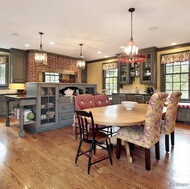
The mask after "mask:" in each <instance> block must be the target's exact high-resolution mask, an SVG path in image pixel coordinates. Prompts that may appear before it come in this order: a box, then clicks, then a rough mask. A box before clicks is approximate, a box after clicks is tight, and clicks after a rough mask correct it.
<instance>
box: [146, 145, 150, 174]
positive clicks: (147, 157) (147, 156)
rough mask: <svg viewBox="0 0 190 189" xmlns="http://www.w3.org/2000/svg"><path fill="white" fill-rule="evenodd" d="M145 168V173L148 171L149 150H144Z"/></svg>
mask: <svg viewBox="0 0 190 189" xmlns="http://www.w3.org/2000/svg"><path fill="white" fill-rule="evenodd" d="M145 167H146V170H147V171H150V168H151V167H150V149H147V148H145Z"/></svg>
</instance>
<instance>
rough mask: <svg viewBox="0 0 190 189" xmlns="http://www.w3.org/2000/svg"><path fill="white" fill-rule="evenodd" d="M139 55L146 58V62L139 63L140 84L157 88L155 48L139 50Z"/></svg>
mask: <svg viewBox="0 0 190 189" xmlns="http://www.w3.org/2000/svg"><path fill="white" fill-rule="evenodd" d="M140 53H142V54H144V55H145V56H146V61H145V62H142V63H141V70H140V83H141V84H148V85H153V86H154V87H155V88H156V87H157V86H156V85H157V74H156V73H157V70H156V67H157V65H156V64H157V48H156V47H151V48H147V49H141V50H140Z"/></svg>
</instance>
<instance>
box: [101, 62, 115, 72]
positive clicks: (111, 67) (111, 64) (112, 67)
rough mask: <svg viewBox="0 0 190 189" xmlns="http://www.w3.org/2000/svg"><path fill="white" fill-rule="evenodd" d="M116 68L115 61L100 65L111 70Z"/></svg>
mask: <svg viewBox="0 0 190 189" xmlns="http://www.w3.org/2000/svg"><path fill="white" fill-rule="evenodd" d="M115 68H117V62H112V63H105V64H103V65H102V69H103V70H111V69H115Z"/></svg>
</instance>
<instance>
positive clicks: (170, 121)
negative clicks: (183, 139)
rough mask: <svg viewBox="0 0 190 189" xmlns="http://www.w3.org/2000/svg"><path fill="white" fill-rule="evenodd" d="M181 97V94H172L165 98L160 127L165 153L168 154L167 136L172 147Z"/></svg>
mask: <svg viewBox="0 0 190 189" xmlns="http://www.w3.org/2000/svg"><path fill="white" fill-rule="evenodd" d="M181 95H182V93H181V92H172V94H171V95H170V96H169V98H167V102H168V103H167V109H166V113H165V115H164V119H163V120H162V125H161V133H162V134H165V149H166V152H169V135H170V136H171V145H172V146H174V138H175V136H174V131H175V123H176V115H177V108H178V102H179V99H180V97H181Z"/></svg>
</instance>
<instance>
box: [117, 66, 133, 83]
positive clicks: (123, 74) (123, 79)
mask: <svg viewBox="0 0 190 189" xmlns="http://www.w3.org/2000/svg"><path fill="white" fill-rule="evenodd" d="M131 83H132V80H131V77H130V64H127V63H119V84H120V85H121V84H124V85H125V84H131Z"/></svg>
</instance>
